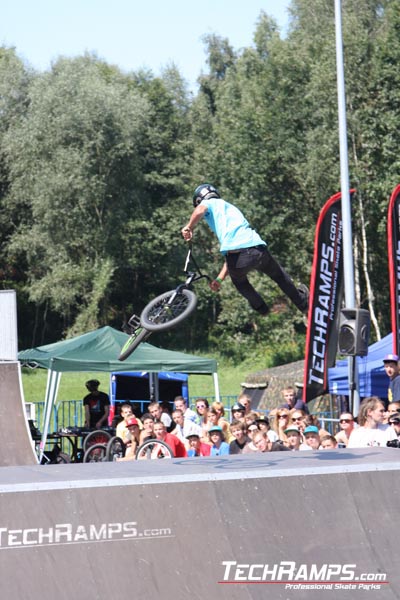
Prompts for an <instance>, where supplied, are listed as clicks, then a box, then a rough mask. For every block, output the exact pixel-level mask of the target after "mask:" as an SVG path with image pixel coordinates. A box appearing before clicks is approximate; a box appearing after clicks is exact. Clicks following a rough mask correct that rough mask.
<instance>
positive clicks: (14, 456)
mask: <svg viewBox="0 0 400 600" xmlns="http://www.w3.org/2000/svg"><path fill="white" fill-rule="evenodd" d="M0 448H1V450H0V466H2V467H4V466H11V465H34V464H37V462H38V461H37V457H36V454H35V451H34V449H33V445H32V438H31V435H30V432H29V427H28V423H27V419H26V416H25V403H24V396H23V391H22V383H21V370H20V365H19V363H18V362H0Z"/></svg>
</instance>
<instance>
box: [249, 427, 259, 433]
mask: <svg viewBox="0 0 400 600" xmlns="http://www.w3.org/2000/svg"><path fill="white" fill-rule="evenodd" d="M247 431H249V432H251V431H258V427H249V428H248V430H247Z"/></svg>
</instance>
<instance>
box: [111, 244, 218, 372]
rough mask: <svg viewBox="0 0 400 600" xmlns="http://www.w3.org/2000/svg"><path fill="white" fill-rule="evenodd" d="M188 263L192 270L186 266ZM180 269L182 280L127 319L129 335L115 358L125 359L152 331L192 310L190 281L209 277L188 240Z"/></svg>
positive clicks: (164, 327) (173, 323)
mask: <svg viewBox="0 0 400 600" xmlns="http://www.w3.org/2000/svg"><path fill="white" fill-rule="evenodd" d="M189 265H192V266H193V267H194V270H189ZM183 270H184V272H185V274H186V280H185V281H184V283H180V284H179V285H178V286H177V287H176V288H175V289H174V290H170V291H169V292H164V294H161V295H160V296H157V297H156V298H154V299H153V300H151V301H150V302H149V303H148V304H147V305H146V306H145V307H144V309H143V310H142V312H141V314H140V317H138V316H137V315H133V316H132V317H131V318H130V319H129V321H128V326H129V328H130V336H129V339H128V340H127V341H126V343H125V344H124V346H123V347H122V349H121V353H120V355H119V357H118V360H121V361H122V360H125V359H127V358H128V356H130V355H131V354H132V352H133V351H134V350H136V348H137V347H138V346H139V344H141V343H142V342H145V341H146V340H147V339H148V338H149V337H150V336H151V334H152V333H153V332H155V331H166V330H167V329H172V327H176V325H179V324H180V323H182V321H184V320H185V319H187V318H188V317H189V316H190V315H191V314H192V312H193V311H194V309H195V308H196V304H197V297H196V294H195V293H194V291H193V290H192V286H193V284H194V283H196V282H197V281H200V279H207V281H211V278H210V277H209V276H208V275H206V274H204V273H202V272H201V270H200V267H199V266H198V264H197V262H196V260H195V258H194V256H193V253H192V244H191V242H189V250H188V252H187V255H186V260H185V266H184V269H183Z"/></svg>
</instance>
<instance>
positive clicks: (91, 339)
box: [18, 326, 217, 373]
mask: <svg viewBox="0 0 400 600" xmlns="http://www.w3.org/2000/svg"><path fill="white" fill-rule="evenodd" d="M127 339H128V335H127V334H126V333H123V332H122V331H117V330H116V329H113V328H112V327H108V326H106V327H102V328H100V329H96V330H95V331H90V332H89V333H85V334H83V335H80V336H78V337H74V338H71V339H68V340H64V341H61V342H55V343H54V344H47V345H45V346H40V347H38V348H31V349H29V350H22V351H21V352H19V353H18V360H20V361H21V362H22V363H36V364H37V365H38V366H39V367H43V368H45V369H51V370H52V371H58V372H65V371H106V372H111V371H149V372H159V371H175V372H181V373H216V372H217V361H216V360H214V359H211V358H201V357H198V356H193V355H191V354H185V353H183V352H174V351H172V350H161V349H160V348H157V347H156V346H152V345H151V344H146V343H144V344H140V346H139V347H138V348H137V349H136V350H135V351H134V352H133V353H132V354H131V356H129V358H127V359H126V360H125V361H123V362H121V361H119V360H118V358H117V357H118V355H119V353H120V351H121V348H122V346H123V345H124V344H125V342H126V340H127Z"/></svg>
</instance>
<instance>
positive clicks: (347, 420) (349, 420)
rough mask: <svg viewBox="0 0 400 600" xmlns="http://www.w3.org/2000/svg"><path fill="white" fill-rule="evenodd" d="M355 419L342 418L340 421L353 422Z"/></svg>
mask: <svg viewBox="0 0 400 600" xmlns="http://www.w3.org/2000/svg"><path fill="white" fill-rule="evenodd" d="M352 422H353V419H340V421H339V423H352Z"/></svg>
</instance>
